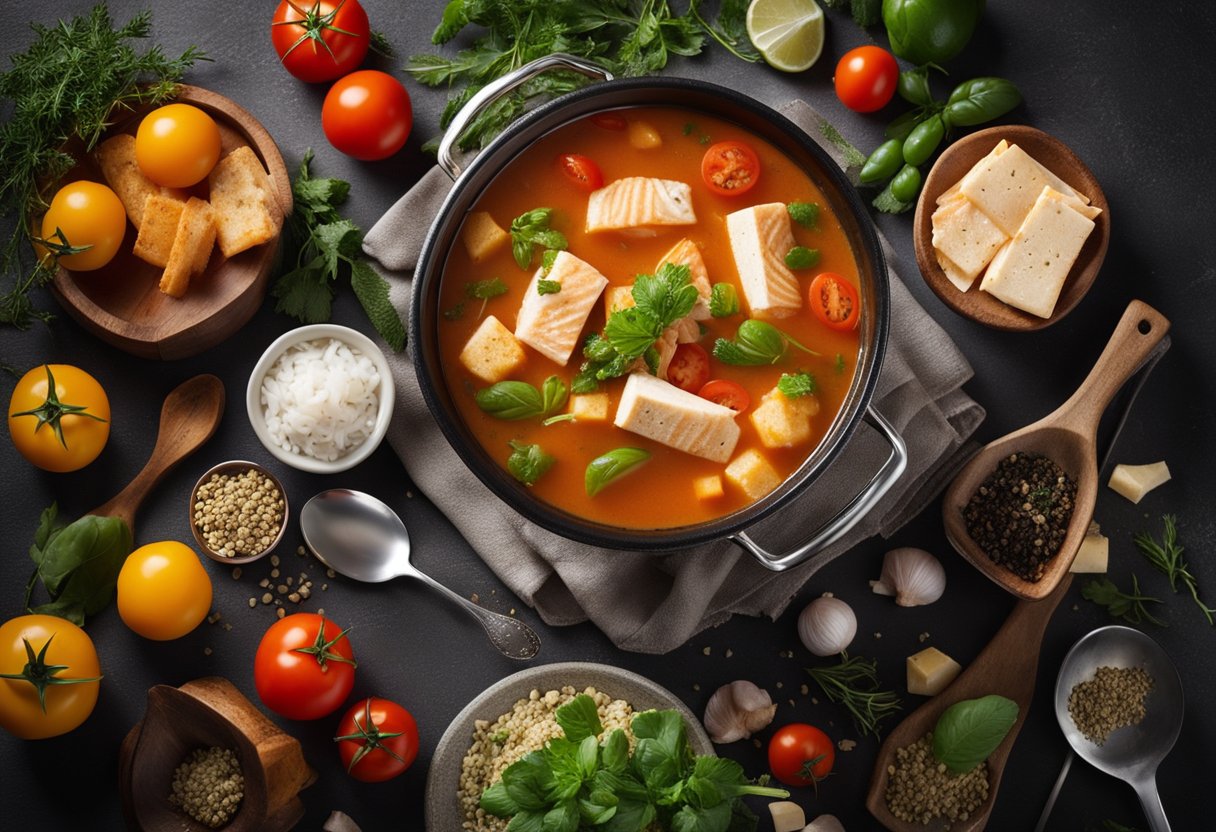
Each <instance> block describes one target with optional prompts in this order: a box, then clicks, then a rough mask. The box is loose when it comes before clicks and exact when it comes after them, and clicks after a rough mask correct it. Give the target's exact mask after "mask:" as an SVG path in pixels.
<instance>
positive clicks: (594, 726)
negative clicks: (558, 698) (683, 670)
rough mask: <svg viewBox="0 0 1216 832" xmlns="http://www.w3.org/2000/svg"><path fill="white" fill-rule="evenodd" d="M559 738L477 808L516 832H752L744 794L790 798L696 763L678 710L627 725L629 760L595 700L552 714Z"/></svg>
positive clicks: (511, 772) (736, 768) (624, 741)
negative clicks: (656, 829) (656, 827)
mask: <svg viewBox="0 0 1216 832" xmlns="http://www.w3.org/2000/svg"><path fill="white" fill-rule="evenodd" d="M556 717H557V724H558V725H559V726H561V729H562V731H563V732H564V733H565V736H564V737H558V738H556V739H552V740H550V741H549V742H548V744H547V745H546V746H545V748H544V749H543V750H541V751H533V752H532V753H531V754H529V755H528V756H526V757H524V758H523V759H522V760H520V761H519V762H516V763H513V764H512V765H510V766H509V767H508V768H507V769H506V770H505V771H504V772H503V774H502V780H501V781H499V782H498V783H495V784H494V785H493V786H490V788H488V789H486V790H485V791H484V792H483V793H482V795H481V808H482V809H484V810H485V811H486V812H487V813H488V814H491V815H494V816H495V817H500V818H507V817H509V818H512V820H511V825H510V827H509V828H510V829H512V830H517V832H518V830H537V831H538V832H539V830H542V829H543V830H544V831H545V832H577V831H578V830H592V829H603V830H611V832H641V830H643V829H646V828H647V827H649V826H650V825H651V824H653V823H655V822H656V821H658V822H659V824H660V825H661V827H662V828H663V829H676V830H680V831H681V832H728V830H729V832H748V831H749V830H754V829H755V828H756V816H755V815H754V814H753V813H752V812H751V810H750V809H748V808H747V807H746V806H745V805H744V804H743V801H742V800H741V799H740V798H741V797H743V796H744V795H757V796H760V797H774V798H784V797H789V792H787V791H786V790H785V789H774V788H768V787H766V786H759V785H755V784H753V783H752V782H751V781H749V780H748V779H747V778H746V777H745V776H744V774H743V767H742V766H741V765H739V764H738V763H736V762H735V761H734V760H728V759H725V758H723V757H712V756H706V757H697V756H694V754H693V750H692V746H690V745H689V744H688V736H687V733H686V729H685V727H684V719H683V717H681V716H680V714H679V712H678V711H646V712H644V713H640V714H637V715H636V716H635V717H634V718H633V724H632V731H633V735H634V737H635V738H636V739H637V744H636V746H635V747H634V750H633V753H632V754H631V753H630V751H629V739H628V738H627V737H626V736H625V732H624V731H622V730H620V729H619V728H618V729H616V730H614V731H612V732H610V733H608V734H607V735H606V736H605V737H604V739H603V741H602V742H601V741H600V739H599V736H600V734H602V733H604V726H603V725H602V724H601V723H600V719H599V715H598V714H597V713H596V709H595V701H594V700H592V699H591V697H589V696H587V695H586V694H579V695H578V696H576V697H575V698H574V699H572V700H571V701H569V702H567V703H566V704H565V705H562V706H561V707H560V708H558V709H557V712H556Z"/></svg>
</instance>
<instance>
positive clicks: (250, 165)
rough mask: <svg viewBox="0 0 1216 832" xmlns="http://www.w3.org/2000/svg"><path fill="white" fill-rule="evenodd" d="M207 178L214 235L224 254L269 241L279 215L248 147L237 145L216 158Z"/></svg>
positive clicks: (266, 178) (271, 190)
mask: <svg viewBox="0 0 1216 832" xmlns="http://www.w3.org/2000/svg"><path fill="white" fill-rule="evenodd" d="M207 181H208V182H209V183H210V185H211V205H212V207H214V208H215V226H216V238H217V239H218V240H219V244H220V251H222V252H224V256H225V257H232V256H234V255H237V254H240V253H241V252H242V251H245V250H246V249H250V248H253V247H254V246H257V245H261V244H262V243H265V242H268V241H270V240H273V239H274V238H275V236H276V235H277V234H278V233H279V227H280V224H281V222H282V219H283V217H282V212H281V211H280V210H279V207H278V203H277V202H276V201H275V198H274V187H273V186H272V185H271V184H270V177H269V176H267V175H266V170H265V169H264V168H263V167H262V163H261V162H260V161H259V160H258V157H257V155H256V154H254V152H253V151H252V150H250V149H249V148H248V147H245V146H242V147H238V148H236V149H235V150H233V151H232V152H231V153H229V154H228V155H227V156H225V157H224V158H223V159H220V161H219V164H217V165H216V166H215V168H214V169H213V170H212V171H211V174H210V175H209V176H208V177H207Z"/></svg>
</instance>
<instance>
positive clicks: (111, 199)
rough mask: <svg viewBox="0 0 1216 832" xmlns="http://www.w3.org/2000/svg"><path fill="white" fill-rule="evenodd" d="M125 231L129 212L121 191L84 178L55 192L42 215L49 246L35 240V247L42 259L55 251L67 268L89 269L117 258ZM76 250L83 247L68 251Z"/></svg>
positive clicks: (61, 264) (59, 261) (45, 239)
mask: <svg viewBox="0 0 1216 832" xmlns="http://www.w3.org/2000/svg"><path fill="white" fill-rule="evenodd" d="M126 233H127V212H126V210H125V209H124V208H123V207H122V202H121V201H120V200H119V199H118V194H116V193H114V192H113V191H111V190H110V189H109V188H107V187H106V186H105V185H102V184H100V183H98V182H89V181H87V180H84V179H82V180H80V181H78V182H71V183H69V184H67V185H64V186H63V187H62V188H60V189H59V190H58V191H57V192H56V193H55V196H54V198H53V199H51V206H50V207H49V208H48V209H47V212H46V215H45V216H43V218H42V240H44V241H46V245H42V244H39V243H35V244H34V250H35V251H36V252H37V254H38V258H39V259H42V258H44V257H46V256H47V254H48V250H53V251H54V252H55V253H56V254H57V255H58V256H57V258H56V260H57V262H58V263H59V265H60V266H63V267H64V268H65V269H70V270H71V271H74V272H90V271H93V270H94V269H100V268H101V267H102V266H104V265H105V264H106V263H109V262H110V261H111V260H113V259H114V255H115V254H117V253H118V249H119V246H121V245H122V238H123V236H124V235H125V234H126ZM76 249H82V250H81V251H79V253H77V254H67V253H66V252H67V251H71V250H76Z"/></svg>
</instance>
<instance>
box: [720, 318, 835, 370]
mask: <svg viewBox="0 0 1216 832" xmlns="http://www.w3.org/2000/svg"><path fill="white" fill-rule="evenodd" d="M790 344H792V345H794V346H795V347H797V348H798V349H800V350H802V351H803V352H805V353H807V354H808V355H819V353H817V352H815V351H814V350H809V349H807V348H806V347H804V346H802V345H801V344H799V343H798V342H797V341H795V340H794V339H793V338H791V337H790V336H788V335H786V334H785V333H784V332H782V331H781V330H779V329H777V327H775V326H773V325H772V324H770V323H766V322H764V321H757V320H755V319H748V320H746V321H744V322H743V323H741V324H739V329H738V331H737V332H736V333H735V338H734V340H733V341H732V340H730V339H727V338H719V339H718V340H717V341H715V342H714V358H716V359H718V360H719V361H721V362H722V363H723V364H734V365H737V366H743V367H756V366H760V365H761V364H776V363H777V362H778V361H780V360H781V358H782V356H784V355H785V351H786V349H787V347H788V346H789V345H790Z"/></svg>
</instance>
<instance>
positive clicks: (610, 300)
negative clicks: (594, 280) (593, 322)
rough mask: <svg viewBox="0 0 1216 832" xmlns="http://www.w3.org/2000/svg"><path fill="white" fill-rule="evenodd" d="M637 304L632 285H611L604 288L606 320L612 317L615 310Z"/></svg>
mask: <svg viewBox="0 0 1216 832" xmlns="http://www.w3.org/2000/svg"><path fill="white" fill-rule="evenodd" d="M631 306H637V303H636V302H634V300H633V287H632V286H609V287H608V288H607V289H605V290H604V320H608V319H609V318H611V317H612V313H613V312H619V311H620V310H622V309H628V308H629V307H631Z"/></svg>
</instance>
